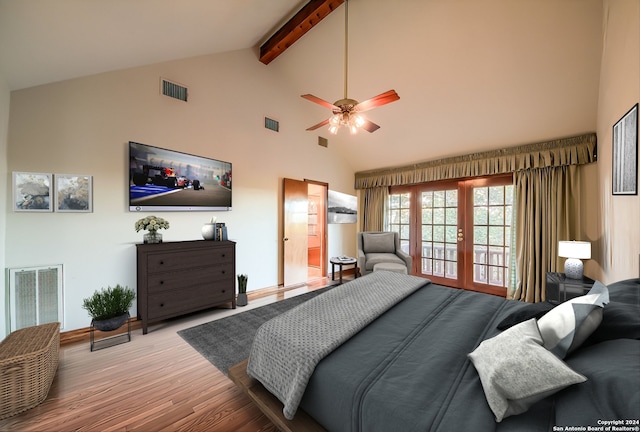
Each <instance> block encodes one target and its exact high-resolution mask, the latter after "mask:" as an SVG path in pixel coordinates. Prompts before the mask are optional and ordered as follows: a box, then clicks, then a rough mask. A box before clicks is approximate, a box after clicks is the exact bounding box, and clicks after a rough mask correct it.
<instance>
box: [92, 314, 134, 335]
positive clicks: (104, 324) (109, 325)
mask: <svg viewBox="0 0 640 432" xmlns="http://www.w3.org/2000/svg"><path fill="white" fill-rule="evenodd" d="M128 319H129V312H127V313H125V314H122V315H120V316H117V317H113V318H107V319H106V320H99V321H96V320H93V321H91V324H92V325H93V327H95V328H96V329H97V330H100V331H114V330H117V329H119V328H120V327H122V326H123V325H124V323H126V322H127V320H128Z"/></svg>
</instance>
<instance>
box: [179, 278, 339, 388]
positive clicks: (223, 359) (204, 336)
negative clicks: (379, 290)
mask: <svg viewBox="0 0 640 432" xmlns="http://www.w3.org/2000/svg"><path fill="white" fill-rule="evenodd" d="M331 288H332V287H331V286H329V287H325V288H320V289H317V290H314V291H311V292H308V293H305V294H300V295H298V296H295V297H292V298H289V299H286V300H281V301H279V302H275V303H271V304H268V305H266V306H261V307H258V308H255V309H251V310H249V311H247V312H241V313H237V314H235V315H232V316H230V317H226V318H220V319H218V320H215V321H211V322H208V323H205V324H200V325H197V326H195V327H191V328H188V329H184V330H180V331H178V334H179V335H180V336H181V337H182V339H184V340H185V341H186V342H187V343H188V344H189V345H191V346H192V347H193V348H194V349H195V350H196V351H198V352H199V353H200V354H202V356H203V357H204V358H206V359H207V360H209V362H211V364H213V365H214V366H215V367H217V368H218V369H220V370H221V371H222V373H224V374H225V375H228V371H229V368H230V367H231V366H233V365H235V364H237V363H240V362H241V361H242V360H244V359H246V358H247V357H249V351H250V350H251V343H252V342H253V338H254V337H255V335H256V332H257V331H258V327H260V325H262V323H264V322H265V321H268V320H270V319H271V318H273V317H276V316H278V315H280V314H281V313H283V312H285V311H287V310H289V309H291V308H292V307H294V306H297V305H299V304H300V303H303V302H305V301H307V300H309V299H311V298H313V297H315V296H317V295H318V294H321V293H323V292H325V291H327V290H329V289H331Z"/></svg>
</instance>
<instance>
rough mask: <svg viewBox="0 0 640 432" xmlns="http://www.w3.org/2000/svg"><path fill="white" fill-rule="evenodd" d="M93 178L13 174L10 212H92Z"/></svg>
mask: <svg viewBox="0 0 640 432" xmlns="http://www.w3.org/2000/svg"><path fill="white" fill-rule="evenodd" d="M92 180H93V179H92V176H89V175H79V174H49V173H32V172H14V173H13V211H16V212H52V211H56V212H79V213H90V212H92V211H93V196H92Z"/></svg>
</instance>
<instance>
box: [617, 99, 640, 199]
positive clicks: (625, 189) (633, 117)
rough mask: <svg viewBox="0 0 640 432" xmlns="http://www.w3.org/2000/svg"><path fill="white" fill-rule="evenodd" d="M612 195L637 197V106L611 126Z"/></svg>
mask: <svg viewBox="0 0 640 432" xmlns="http://www.w3.org/2000/svg"><path fill="white" fill-rule="evenodd" d="M611 184H612V193H613V195H638V104H637V103H636V104H635V105H634V106H633V107H632V108H631V109H630V110H629V111H627V113H626V114H625V115H623V116H622V118H621V119H620V120H618V121H617V122H616V124H614V125H613V169H612V181H611Z"/></svg>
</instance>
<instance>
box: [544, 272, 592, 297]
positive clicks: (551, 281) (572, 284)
mask: <svg viewBox="0 0 640 432" xmlns="http://www.w3.org/2000/svg"><path fill="white" fill-rule="evenodd" d="M594 283H595V281H594V280H593V279H590V278H588V277H586V276H583V277H582V279H570V278H568V277H566V276H565V275H564V273H554V272H547V289H546V300H547V301H548V302H550V303H553V304H558V303H562V302H564V301H565V300H569V299H572V298H574V297H579V296H581V295H585V294H586V293H588V292H589V290H590V289H591V287H592V286H593V284H594Z"/></svg>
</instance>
